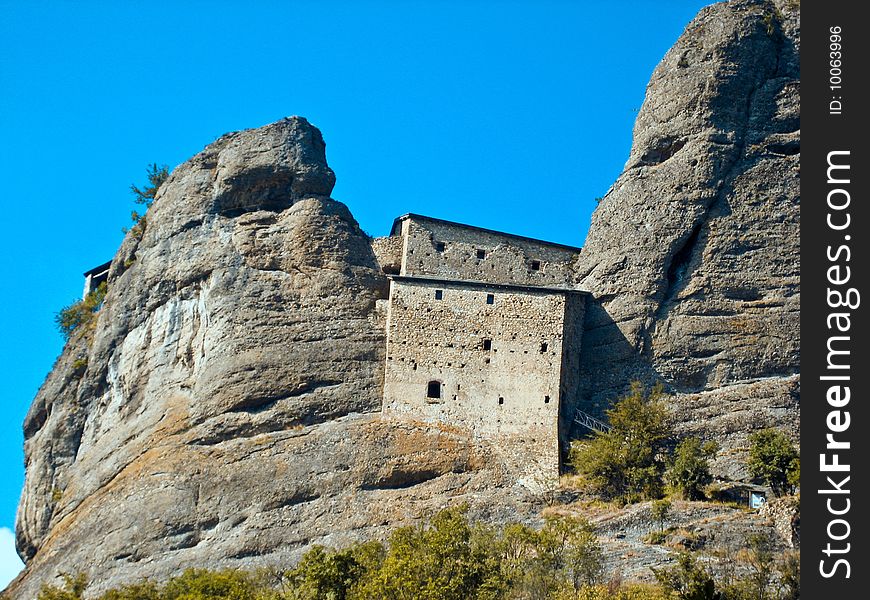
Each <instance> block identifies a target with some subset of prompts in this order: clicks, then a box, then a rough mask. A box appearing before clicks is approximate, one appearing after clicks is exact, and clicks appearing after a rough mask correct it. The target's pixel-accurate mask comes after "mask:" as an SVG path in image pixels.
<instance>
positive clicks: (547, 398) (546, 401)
mask: <svg viewBox="0 0 870 600" xmlns="http://www.w3.org/2000/svg"><path fill="white" fill-rule="evenodd" d="M549 403H550V397H549V396H544V404H549Z"/></svg>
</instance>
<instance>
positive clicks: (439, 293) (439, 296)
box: [435, 290, 444, 300]
mask: <svg viewBox="0 0 870 600" xmlns="http://www.w3.org/2000/svg"><path fill="white" fill-rule="evenodd" d="M442 298H444V290H435V299H436V300H441V299H442Z"/></svg>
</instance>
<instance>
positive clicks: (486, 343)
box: [483, 340, 492, 350]
mask: <svg viewBox="0 0 870 600" xmlns="http://www.w3.org/2000/svg"><path fill="white" fill-rule="evenodd" d="M483 349H484V350H492V340H483Z"/></svg>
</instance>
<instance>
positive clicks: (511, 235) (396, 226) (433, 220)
mask: <svg viewBox="0 0 870 600" xmlns="http://www.w3.org/2000/svg"><path fill="white" fill-rule="evenodd" d="M405 219H415V220H417V221H429V222H430V223H442V224H444V225H452V226H453V227H462V228H463V229H471V230H474V231H482V232H484V233H491V234H494V235H500V236H502V237H507V238H513V239H515V240H522V241H524V242H532V243H535V244H542V245H544V246H552V247H553V248H562V249H565V250H571V251H573V252H580V251H581V250H582V248H578V247H577V246H568V245H566V244H557V243H556V242H548V241H546V240H539V239H536V238H530V237H526V236H524V235H516V234H514V233H505V232H504V231H496V230H495V229H486V228H484V227H477V226H475V225H466V224H465V223H457V222H456V221H447V220H445V219H436V218H435V217H427V216H426V215H418V214H416V213H407V214H404V215H402V216H401V217H396V219H395V220H394V221H393V227H392V229H390V235H399V232H400V231H401V228H400V224H401V223H402V221H404V220H405Z"/></svg>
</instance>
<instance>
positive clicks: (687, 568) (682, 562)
mask: <svg viewBox="0 0 870 600" xmlns="http://www.w3.org/2000/svg"><path fill="white" fill-rule="evenodd" d="M652 571H653V573H654V574H655V577H656V579H657V580H658V582H659V583H660V584H661V585H662V587H664V588H665V589H666V590H668V591H670V592H672V593H673V594H675V595H676V597H677V598H679V599H680V600H725V597H724V596H723V595H722V594H721V592H719V591H718V590H717V589H716V582H715V581H714V580H713V577H712V576H711V575H710V573H708V572H707V570H706V569H705V568H704V567H702V566H701V565H699V564H698V562H697V561H696V560H695V559H694V558H693V557H692V555H691V554H689V553H687V552H681V553H680V554H678V555H677V564H676V566H674V567H671V568H669V569H653V570H652Z"/></svg>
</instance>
